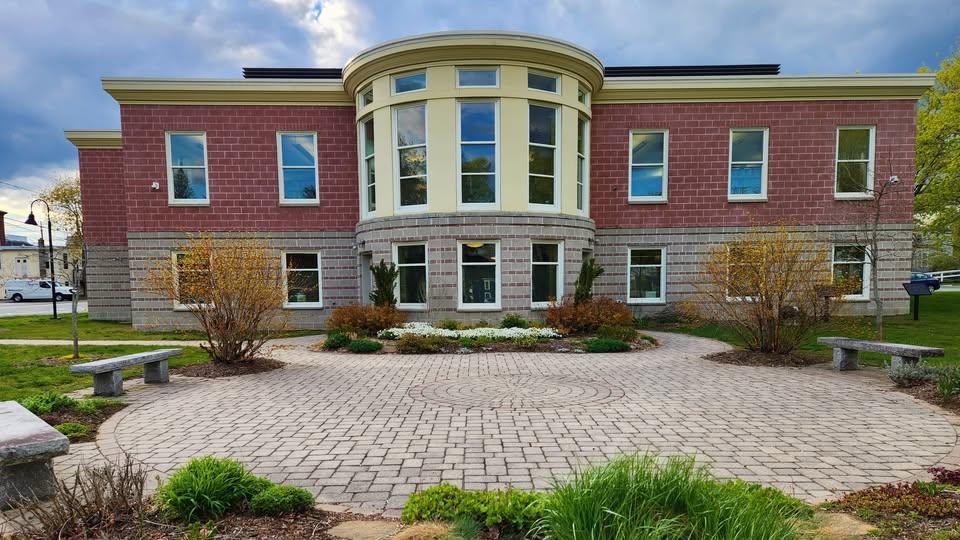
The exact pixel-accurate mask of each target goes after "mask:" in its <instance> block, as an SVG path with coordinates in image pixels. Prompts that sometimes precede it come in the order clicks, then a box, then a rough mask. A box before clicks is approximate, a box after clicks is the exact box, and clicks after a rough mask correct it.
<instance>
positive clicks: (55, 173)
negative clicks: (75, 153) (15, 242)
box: [0, 162, 78, 243]
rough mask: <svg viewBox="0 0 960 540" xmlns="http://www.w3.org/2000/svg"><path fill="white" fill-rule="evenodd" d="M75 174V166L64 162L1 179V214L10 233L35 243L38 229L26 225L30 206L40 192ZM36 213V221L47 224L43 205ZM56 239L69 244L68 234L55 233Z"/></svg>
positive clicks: (37, 205)
mask: <svg viewBox="0 0 960 540" xmlns="http://www.w3.org/2000/svg"><path fill="white" fill-rule="evenodd" d="M76 174H78V173H77V165H76V163H75V162H74V163H71V162H65V163H60V164H49V165H44V166H41V167H35V168H32V169H30V170H28V171H26V172H25V173H24V174H20V175H17V176H12V177H0V182H3V183H0V210H3V211H4V212H7V215H6V216H5V219H4V222H5V226H6V231H7V233H8V234H14V235H19V236H27V237H28V238H29V240H30V241H31V242H34V243H35V242H36V241H37V238H38V237H39V234H40V231H39V230H38V229H37V227H32V226H30V225H26V224H24V221H26V219H27V215H28V214H29V213H30V203H31V202H32V201H33V200H34V199H36V198H37V197H38V196H39V192H40V191H43V190H44V189H46V188H48V187H49V186H50V185H51V184H53V183H54V182H55V181H56V180H57V179H58V178H61V177H67V176H73V175H76ZM13 186H19V188H18V187H13ZM33 209H34V210H35V211H36V212H38V215H37V220H38V221H44V222H45V220H46V217H45V214H44V210H43V205H42V204H40V203H38V204H36V205H34V208H33ZM44 235H46V230H44ZM53 237H54V240H56V241H57V243H60V242H63V241H65V240H66V234H64V233H63V232H61V231H57V230H54V231H53Z"/></svg>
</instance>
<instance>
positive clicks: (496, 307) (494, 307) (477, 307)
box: [457, 240, 503, 311]
mask: <svg viewBox="0 0 960 540" xmlns="http://www.w3.org/2000/svg"><path fill="white" fill-rule="evenodd" d="M465 244H493V245H494V246H496V258H497V260H496V262H494V263H493V264H491V263H469V264H470V265H472V266H495V267H496V270H495V273H494V275H495V276H496V287H495V292H496V294H497V301H496V302H495V303H493V304H465V303H464V302H463V246H464V245H465ZM500 261H501V257H500V240H457V310H458V311H502V310H503V308H502V307H501V305H502V303H503V297H502V294H501V289H502V282H503V276H502V275H501V273H500Z"/></svg>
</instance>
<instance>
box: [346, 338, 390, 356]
mask: <svg viewBox="0 0 960 540" xmlns="http://www.w3.org/2000/svg"><path fill="white" fill-rule="evenodd" d="M382 348H383V343H380V342H379V341H373V340H372V339H355V340H353V341H351V342H350V343H348V344H347V350H348V351H350V352H352V353H359V354H366V353H372V352H377V351H379V350H380V349H382Z"/></svg>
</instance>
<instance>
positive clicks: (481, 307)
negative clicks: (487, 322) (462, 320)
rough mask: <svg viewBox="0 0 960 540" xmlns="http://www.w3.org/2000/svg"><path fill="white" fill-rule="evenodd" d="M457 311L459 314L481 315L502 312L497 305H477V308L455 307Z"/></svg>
mask: <svg viewBox="0 0 960 540" xmlns="http://www.w3.org/2000/svg"><path fill="white" fill-rule="evenodd" d="M457 311H460V312H470V313H482V312H491V311H503V308H501V307H500V306H499V305H497V306H493V305H490V306H488V305H478V306H457Z"/></svg>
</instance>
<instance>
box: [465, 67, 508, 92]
mask: <svg viewBox="0 0 960 540" xmlns="http://www.w3.org/2000/svg"><path fill="white" fill-rule="evenodd" d="M498 75H499V72H498V70H497V68H457V88H484V87H496V86H499V80H498V79H499V77H498Z"/></svg>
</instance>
